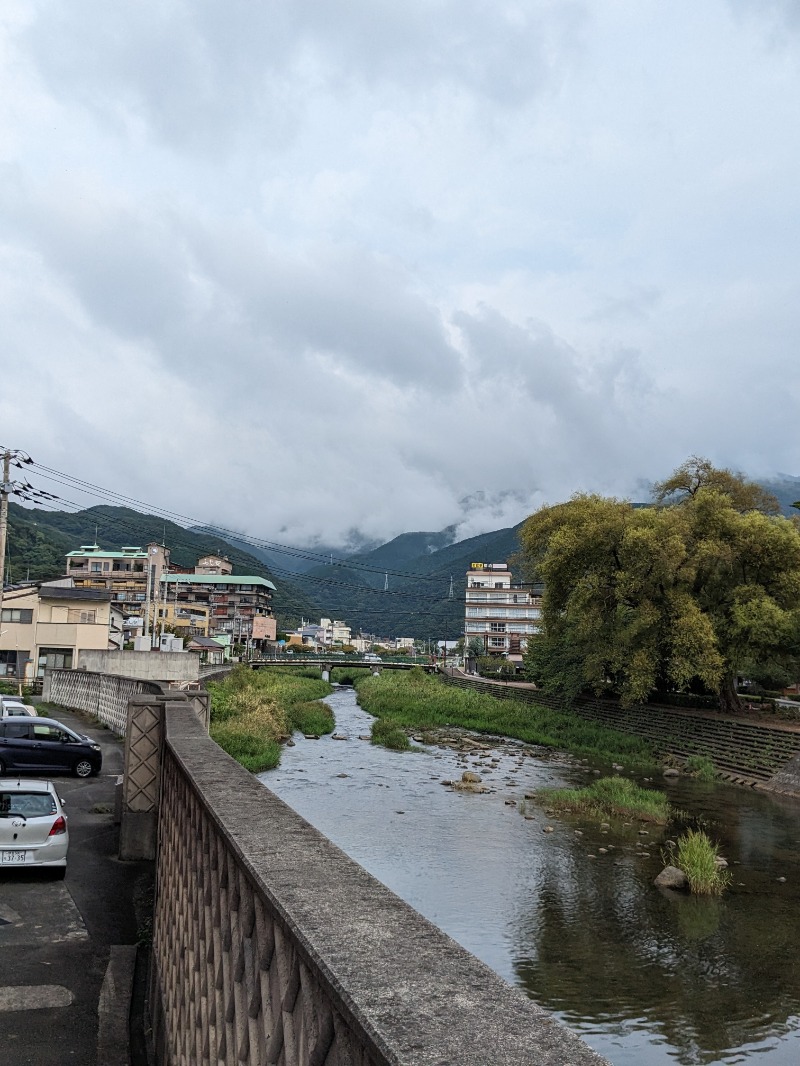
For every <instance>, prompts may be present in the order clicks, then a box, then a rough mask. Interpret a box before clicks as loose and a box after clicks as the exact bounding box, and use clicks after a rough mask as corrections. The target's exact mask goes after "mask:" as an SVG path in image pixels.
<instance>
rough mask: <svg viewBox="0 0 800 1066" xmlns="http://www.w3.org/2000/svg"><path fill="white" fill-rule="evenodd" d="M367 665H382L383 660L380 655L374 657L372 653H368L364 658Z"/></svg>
mask: <svg viewBox="0 0 800 1066" xmlns="http://www.w3.org/2000/svg"><path fill="white" fill-rule="evenodd" d="M364 662H365V663H382V662H383V659H382V658H381V657H380V655H374V654H373V653H372V652H367V653H366V655H365V656H364Z"/></svg>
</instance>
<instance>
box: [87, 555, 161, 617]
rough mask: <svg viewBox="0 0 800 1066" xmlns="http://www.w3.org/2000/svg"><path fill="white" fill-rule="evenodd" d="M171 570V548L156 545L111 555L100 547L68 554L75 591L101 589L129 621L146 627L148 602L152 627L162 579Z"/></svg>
mask: <svg viewBox="0 0 800 1066" xmlns="http://www.w3.org/2000/svg"><path fill="white" fill-rule="evenodd" d="M168 569H169V548H165V547H164V545H163V544H156V543H155V542H153V543H151V544H148V545H147V547H146V548H139V547H124V548H120V549H119V551H108V550H106V549H105V548H101V547H100V546H99V545H97V544H82V545H81V547H80V549H79V550H77V551H72V552H68V553H67V577H69V578H71V579H72V582H73V584H74V586H75V588H82V589H101V590H103V591H105V592H108V593H109V594H110V598H111V602H112V603H113V604H115V606H117V607H118V608H119V610H121V611H122V612H123V614H124V615H125V617H126V619H128V620H130V621H133V620H138V622H139V626H141V625H143V623H144V617H145V611H146V606H147V603H148V601H149V602H150V604H151V607H150V623H151V625H152V623H153V620H154V618H155V617H156V616H155V600H156V598H157V596H158V590H159V588H160V582H161V577H162V575H163V574H164V573H166V571H167V570H168Z"/></svg>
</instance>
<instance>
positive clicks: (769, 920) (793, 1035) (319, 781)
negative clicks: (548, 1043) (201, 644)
mask: <svg viewBox="0 0 800 1066" xmlns="http://www.w3.org/2000/svg"><path fill="white" fill-rule="evenodd" d="M329 702H331V703H332V704H335V713H336V717H337V728H338V729H339V730H340V731H344V732H347V733H348V734H349V736H350V738H351V739H350V740H349V741H347V742H341V741H333V740H331V739H330V738H325V739H323V740H320V741H299V742H298V744H297V746H296V747H295V748H292V749H288V750H287V751H286V753H285V755H284V759H283V762H282V765H281V767H279V768H278V769H277V770H276V771H272V772H270V773H269V774H265V775H262V779H263V780H264V781H265V783H266V784H268V786H269V787H270V788H271V789H272V790H273V791H275V792H276V793H277V794H278V795H280V796H281V797H282V798H283V799H285V800H286V801H287V802H288V803H290V804H291V805H292V806H293V807H294V808H295V809H296V810H297V811H298V812H299V813H300V814H302V815H303V816H304V817H306V818H307V819H308V820H309V821H310V822H312V823H313V824H314V825H316V826H317V827H318V828H319V829H320V830H321V831H322V832H323V833H325V834H326V836H328V837H329V838H330V839H331V840H333V841H335V842H336V843H337V844H338V845H339V846H340V847H342V848H343V850H345V851H346V852H348V854H350V855H352V856H353V858H355V859H356V860H357V861H358V862H360V863H361V864H362V865H363V866H364V867H366V868H367V869H368V870H370V872H371V873H373V874H374V875H375V876H376V877H378V878H379V879H380V880H381V881H383V882H384V883H385V884H386V885H388V887H390V888H391V889H392V890H393V891H395V892H397V894H398V895H400V896H402V897H403V898H404V899H406V900H407V901H408V902H409V903H411V904H412V905H413V906H414V907H416V908H417V909H418V910H419V911H421V912H422V913H423V914H425V915H426V917H428V918H430V919H431V920H432V921H434V922H435V923H436V924H437V925H439V926H440V927H441V928H442V929H444V930H445V932H447V933H449V934H450V935H451V936H453V937H454V938H455V939H456V940H458V941H459V942H460V943H461V944H463V945H464V946H465V947H466V948H467V949H468V950H470V951H472V952H473V953H474V954H476V955H478V956H479V957H480V958H482V959H483V960H484V961H485V962H487V963H488V964H489V965H490V966H492V967H493V968H494V969H495V970H496V971H497V972H498V973H500V974H501V976H503V977H505V978H506V979H507V980H510V981H513V982H515V983H517V984H519V985H521V986H522V987H523V988H525V989H526V991H527V992H528V993H529V994H530V995H531V997H532V998H533V999H535V1000H536V1002H538V1003H540V1004H542V1005H543V1006H544V1007H546V1008H548V1009H549V1010H551V1011H553V1012H554V1013H556V1014H557V1015H558V1016H559V1017H561V1018H562V1019H563V1020H564V1021H565V1022H566V1023H567V1024H568V1025H569V1026H570V1027H572V1028H574V1029H576V1030H578V1031H579V1032H580V1033H581V1034H582V1035H583V1036H584V1038H585V1039H586V1040H587V1042H588V1043H589V1044H591V1045H592V1046H593V1047H595V1048H596V1049H597V1050H598V1051H600V1052H601V1053H602V1054H603V1055H605V1056H606V1057H607V1058H609V1059H610V1060H611V1061H612V1062H613V1063H615V1064H616V1066H662V1064H663V1066H666V1064H668V1063H669V1064H672V1066H674V1064H675V1063H681V1064H687V1066H689V1064H694V1063H702V1064H711V1063H726V1064H727V1063H739V1062H743V1061H745V1059H747V1058H750V1057H751V1056H755V1055H756V1054H757V1055H758V1057H759V1062H760V1063H761V1064H762V1066H789V1064H792V1066H796V1064H797V1063H798V1062H800V1018H798V1007H799V1005H800V966H798V962H797V958H796V956H797V951H798V949H797V945H796V943H795V940H796V934H797V913H798V903H799V902H800V851H799V850H798V836H799V831H798V827H799V825H800V822H799V821H798V814H800V806H798V805H797V804H795V803H790V802H786V801H777V802H776V801H775V800H773V799H771V798H767V797H764V796H760V795H756V794H752V793H749V792H746V791H744V790H740V789H732V788H728V787H713V786H711V787H710V786H701V785H698V784H697V783H694V782H691V781H682V780H681V781H677V782H675V783H674V784H671V785H670V786H669V788H670V790H671V798H672V799H673V801H674V802H675V803H676V804H677V805H678V806H680V807H682V808H684V809H686V810H688V811H690V812H692V813H693V814H703V816H704V817H705V818H706V819H707V820H708V822H709V824H710V830H711V832H712V834H713V835H716V836H717V837H718V838H719V839H720V840H721V843H722V846H723V851H724V854H725V855H726V856H727V858H728V859H729V861H730V863H731V871H732V874H733V880H734V884H733V886H732V888H731V890H730V891H729V892H728V893H727V894H726V895H725V896H724V897H723V898H722V899H719V900H702V899H697V898H694V897H689V896H684V895H682V894H675V893H670V892H660V891H658V890H657V889H655V888H653V886H652V880H653V877H655V875H656V873H657V872H658V870H659V869H660V867H661V858H660V850H661V845H662V841H661V837H660V834H659V833H658V832H654V833H652V834H650V835H649V836H647V837H640V836H639V832H638V827H637V826H632V827H630V828H629V829H628V830H627V831H626V833H625V835H624V836H619V835H614V834H613V833H612V834H609V833H607V832H604V831H603V830H602V829H601V827H600V826H599V825H597V826H591V827H590V826H584V827H583V835H578V834H577V833H576V832H575V828H576V826H575V825H570V824H569V823H567V822H565V821H562V820H556V819H554V818H549V819H547V818H546V817H545V816H543V814H542V812H541V810H539V809H537V808H534V807H532V805H530V804H528V803H526V802H525V801H524V798H523V797H524V794H525V792H526V791H530V790H532V789H533V788H537V787H541V786H542V785H545V784H554V783H562V782H576V781H578V780H581V779H582V776H583V773H584V772H585V771H583V770H582V769H581V768H580V767H578V766H576V765H574V764H571V763H570V762H569V761H563V762H562V761H559V760H553V759H544V758H543V759H539V758H530V757H525V756H523V755H521V754H520V753H519V752H517V751H514V750H511V751H506V752H505V753H503V754H501V755H500V756H499V757H498V760H497V762H498V765H497V766H496V767H494V768H488V767H487V766H486V765H485V763H481V762H479V760H477V759H476V758H471V759H468V758H465V757H460V756H457V755H456V753H454V752H451V751H448V750H446V749H429V750H428V752H427V753H426V754H421V755H397V754H395V753H392V752H388V751H385V750H383V749H379V748H374V747H372V746H371V745H370V744H368V743H365V742H361V741H358V740H357V739H356V738H357V736H358V735H359V734H365V733H367V732H368V731H369V722H370V719H369V717H368V716H367V715H365V714H364V712H362V711H361V710H360V708H358V707H357V705H356V704H355V699H354V695H353V693H352V691H351V690H349V689H344V690H339V691H337V692H336V693H335V694H334V696H333V697H331V698H330V699H329ZM467 766H470V767H474V768H477V769H478V770H479V772H480V773H481V774H482V776H483V777H484V780H485V781H486V782H487V783H488V784H490V785H492V786H493V787H495V788H496V789H497V791H496V793H495V794H493V795H489V796H472V795H465V794H463V793H461V794H459V793H453V792H450V791H448V790H447V789H445V788H443V787H442V785H441V783H440V781H441V779H444V778H449V777H454V776H457V775H458V774H460V772H461V770H462V769H463V768H466V767H467ZM340 775H346V776H340ZM510 799H513V800H514V801H515V802H516V804H517V805H516V806H514V807H511V806H508V805H506V801H507V800H510ZM546 822H549V824H551V825H553V826H554V827H555V832H553V833H551V834H544V833H543V832H542V829H543V828H544V825H545V823H546ZM601 848H602V849H605V853H603V852H602V851H601V850H600V849H601ZM590 856H593V857H591V858H590ZM779 876H780V877H785V878H786V882H785V883H779V882H778V880H777V878H778V877H779Z"/></svg>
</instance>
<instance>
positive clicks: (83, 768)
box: [73, 759, 92, 777]
mask: <svg viewBox="0 0 800 1066" xmlns="http://www.w3.org/2000/svg"><path fill="white" fill-rule="evenodd" d="M73 769H74V771H75V776H76V777H91V776H92V764H91V763H90V762H89V760H88V759H78V761H77V762H76V763H75V766H74V767H73Z"/></svg>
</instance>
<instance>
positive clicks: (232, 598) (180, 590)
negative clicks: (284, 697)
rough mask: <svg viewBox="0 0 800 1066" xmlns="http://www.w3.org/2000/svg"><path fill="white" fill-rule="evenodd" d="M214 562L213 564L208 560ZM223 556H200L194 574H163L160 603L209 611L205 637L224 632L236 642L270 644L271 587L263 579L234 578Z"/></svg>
mask: <svg viewBox="0 0 800 1066" xmlns="http://www.w3.org/2000/svg"><path fill="white" fill-rule="evenodd" d="M212 560H215V561H212ZM232 571H233V567H232V566H231V564H230V563H229V562H228V560H227V559H225V558H224V557H223V556H204V557H203V558H202V559H199V560H198V562H197V566H196V567H195V571H194V573H189V574H187V573H177V572H172V573H163V574H162V575H161V579H160V584H161V601H162V602H165V603H168V604H175V605H177V608H178V609H180V608H181V607H189V606H190V605H191V606H200V607H207V608H208V610H209V626H208V636H211V637H213V636H216V635H218V634H223V633H227V634H229V635H230V636H231V638H232V639H233V640H234V641H235V642H237V643H243V644H244V643H247V642H249V641H256V642H265V641H270V640H272V641H274V640H275V637H276V635H277V634H276V629H277V627H276V623H275V619H274V617H273V615H272V594H273V592H275V591H276V590H275V586H274V585H273V584H272V582H271V581H268V580H267V579H266V578H264V577H258V576H255V575H236V574H234V573H233V572H232Z"/></svg>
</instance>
